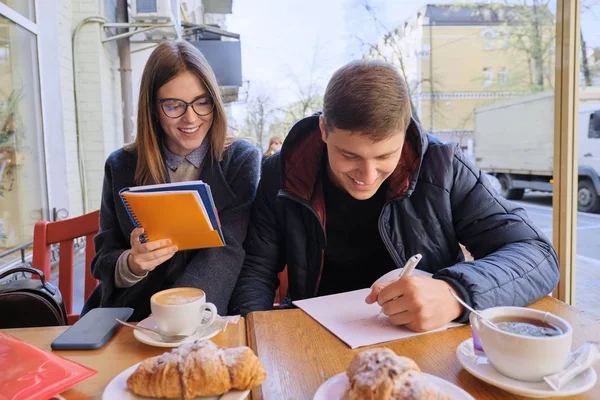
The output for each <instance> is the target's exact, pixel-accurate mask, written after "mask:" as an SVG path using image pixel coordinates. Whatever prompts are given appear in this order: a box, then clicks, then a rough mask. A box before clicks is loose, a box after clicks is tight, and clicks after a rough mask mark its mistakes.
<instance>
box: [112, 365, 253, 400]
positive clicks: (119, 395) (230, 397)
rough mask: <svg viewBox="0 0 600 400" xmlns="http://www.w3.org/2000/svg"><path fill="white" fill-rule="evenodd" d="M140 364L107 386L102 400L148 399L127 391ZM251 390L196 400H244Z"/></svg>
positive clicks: (122, 373)
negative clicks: (129, 380) (130, 376)
mask: <svg viewBox="0 0 600 400" xmlns="http://www.w3.org/2000/svg"><path fill="white" fill-rule="evenodd" d="M138 365H140V363H137V364H135V365H132V366H131V367H129V368H127V369H126V370H125V371H123V372H121V373H120V374H119V375H117V376H115V377H114V378H113V380H112V381H110V382H109V383H108V385H106V388H105V389H104V393H102V400H115V399H119V400H145V399H148V398H147V397H141V396H137V395H135V394H133V393H132V392H130V391H129V390H128V389H127V378H129V375H131V374H133V372H134V371H135V369H136V368H137V366H138ZM249 393H250V391H249V390H243V391H239V390H230V391H229V392H227V393H224V394H222V395H221V396H210V397H197V398H196V399H198V400H199V399H202V400H217V399H218V400H244V399H245V398H246V397H247V396H248V394H249Z"/></svg>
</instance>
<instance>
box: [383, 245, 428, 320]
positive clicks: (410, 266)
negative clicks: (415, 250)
mask: <svg viewBox="0 0 600 400" xmlns="http://www.w3.org/2000/svg"><path fill="white" fill-rule="evenodd" d="M421 258H423V256H422V255H421V254H415V255H414V256H412V257H411V258H409V259H408V261H406V264H404V268H402V271H400V275H398V280H400V279H402V278H403V277H405V276H409V275H410V274H411V273H412V272H413V271H414V269H415V268H416V267H417V264H419V261H421ZM397 298H398V297H394V298H393V299H392V300H396V299H397ZM382 313H383V311H379V315H381V314H382Z"/></svg>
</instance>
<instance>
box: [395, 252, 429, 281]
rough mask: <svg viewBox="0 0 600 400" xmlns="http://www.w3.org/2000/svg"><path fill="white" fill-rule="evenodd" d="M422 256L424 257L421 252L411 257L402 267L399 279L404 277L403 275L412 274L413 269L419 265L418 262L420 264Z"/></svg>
mask: <svg viewBox="0 0 600 400" xmlns="http://www.w3.org/2000/svg"><path fill="white" fill-rule="evenodd" d="M421 258H423V256H422V255H421V254H415V255H414V256H412V257H411V258H409V259H408V261H407V262H406V264H404V268H402V271H401V272H400V275H398V279H402V278H403V277H405V276H408V275H410V274H412V272H413V270H414V269H415V268H416V267H417V264H419V261H421Z"/></svg>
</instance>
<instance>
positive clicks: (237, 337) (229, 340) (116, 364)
mask: <svg viewBox="0 0 600 400" xmlns="http://www.w3.org/2000/svg"><path fill="white" fill-rule="evenodd" d="M66 329H67V327H65V326H60V327H45V328H22V329H5V330H3V332H5V333H8V334H9V335H12V336H14V337H17V338H19V339H21V340H23V341H25V342H27V343H31V344H33V345H35V346H37V347H39V348H41V349H44V350H48V351H52V350H51V349H50V343H51V342H52V341H53V340H54V339H56V337H58V335H60V334H61V333H62V332H64V331H65V330H66ZM211 340H212V341H213V342H215V343H216V344H217V345H219V346H221V347H236V346H245V345H246V324H245V321H244V319H243V318H240V321H239V322H238V323H237V324H228V325H227V329H226V330H225V331H224V332H221V333H220V334H218V335H217V336H215V337H214V338H212V339H211ZM170 350H171V349H170V348H162V347H153V346H148V345H146V344H143V343H141V342H139V341H138V340H137V339H136V338H135V337H134V336H133V331H132V330H131V329H129V328H125V327H122V328H120V329H119V331H118V332H117V334H116V335H115V336H113V338H112V339H111V340H110V341H109V342H108V343H107V344H106V345H105V346H104V347H102V348H101V349H99V350H69V351H52V352H53V353H54V354H57V355H59V356H61V357H64V358H68V359H69V360H73V361H75V362H78V363H80V364H83V365H85V366H86V367H89V368H92V369H95V370H96V371H98V374H96V375H94V376H93V377H91V378H89V379H87V380H85V381H83V382H81V383H79V384H77V385H75V386H74V387H73V388H71V389H70V390H68V391H66V392H64V393H62V396H63V397H65V398H66V399H67V400H75V399H77V400H78V399H100V398H102V392H103V391H104V388H105V387H106V385H107V384H108V383H109V382H110V381H111V380H112V379H113V378H114V377H115V376H117V375H118V374H119V373H120V372H121V371H123V370H125V369H127V368H128V367H130V366H132V365H134V364H136V363H138V362H140V361H142V360H144V359H145V358H148V357H153V356H157V355H159V354H162V353H164V352H165V351H170ZM0 397H1V396H0Z"/></svg>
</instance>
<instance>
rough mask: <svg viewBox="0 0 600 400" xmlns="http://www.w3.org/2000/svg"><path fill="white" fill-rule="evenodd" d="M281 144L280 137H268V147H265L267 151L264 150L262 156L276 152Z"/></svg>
mask: <svg viewBox="0 0 600 400" xmlns="http://www.w3.org/2000/svg"><path fill="white" fill-rule="evenodd" d="M282 145H283V141H282V140H281V138H279V137H277V136H273V137H272V138H271V139H269V147H268V148H267V151H265V153H264V154H263V158H265V157H269V156H271V155H273V154H275V153H277V152H278V151H279V150H281V146H282Z"/></svg>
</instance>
